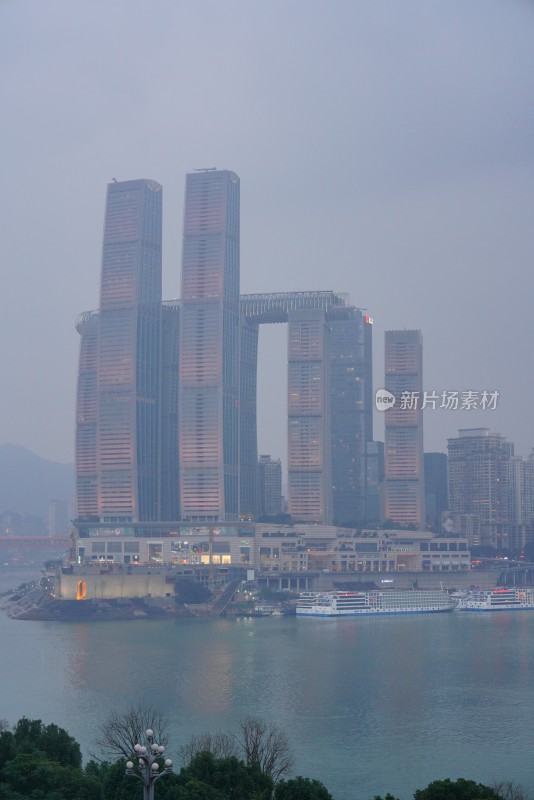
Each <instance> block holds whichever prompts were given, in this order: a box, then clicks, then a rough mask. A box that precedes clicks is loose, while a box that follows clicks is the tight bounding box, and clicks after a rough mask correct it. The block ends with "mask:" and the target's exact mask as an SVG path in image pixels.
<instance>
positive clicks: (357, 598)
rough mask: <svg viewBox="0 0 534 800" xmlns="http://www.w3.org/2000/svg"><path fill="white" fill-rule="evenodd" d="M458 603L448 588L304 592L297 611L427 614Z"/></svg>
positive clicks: (338, 614)
mask: <svg viewBox="0 0 534 800" xmlns="http://www.w3.org/2000/svg"><path fill="white" fill-rule="evenodd" d="M455 605H456V604H455V601H454V600H453V599H452V598H451V597H450V595H448V594H447V592H443V591H432V590H426V591H425V590H419V589H413V590H410V589H405V590H402V589H384V591H380V590H377V591H370V592H302V593H301V594H300V596H299V600H298V604H297V615H298V616H302V617H356V616H359V615H364V614H369V615H370V614H425V613H435V612H438V611H452V610H453V609H454V607H455Z"/></svg>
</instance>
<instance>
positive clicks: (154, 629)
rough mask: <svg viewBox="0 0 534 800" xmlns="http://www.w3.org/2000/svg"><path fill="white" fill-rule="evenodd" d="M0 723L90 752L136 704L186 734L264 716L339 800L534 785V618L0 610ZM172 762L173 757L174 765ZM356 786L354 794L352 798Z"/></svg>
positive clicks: (302, 767) (301, 768) (176, 738)
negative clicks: (177, 617) (10, 614)
mask: <svg viewBox="0 0 534 800" xmlns="http://www.w3.org/2000/svg"><path fill="white" fill-rule="evenodd" d="M0 637H1V641H2V643H3V645H2V657H1V659H0V686H2V713H1V716H3V717H7V718H8V719H9V720H10V721H12V722H13V721H16V720H17V719H18V718H20V717H21V716H22V715H23V714H26V715H27V716H31V717H38V718H41V719H43V720H44V721H46V722H51V721H54V722H57V723H58V724H60V725H63V726H64V727H66V728H67V729H68V730H69V731H70V732H71V733H72V734H73V735H74V736H75V737H76V738H78V740H79V741H80V742H81V743H82V746H83V748H84V752H85V754H86V756H87V754H88V753H89V751H90V750H92V749H93V740H94V737H95V731H96V728H97V726H98V724H99V723H100V722H101V721H102V720H103V719H104V718H105V717H106V715H107V714H108V713H109V711H110V710H111V709H117V710H119V711H120V710H121V709H125V708H127V707H128V705H130V703H132V702H133V703H135V702H136V701H137V700H139V699H145V700H148V701H149V702H152V703H154V704H155V705H157V706H159V707H161V708H163V709H166V710H167V711H168V713H169V715H170V717H171V718H172V724H173V730H172V742H173V747H174V751H175V752H176V750H177V748H178V747H179V745H180V744H181V743H183V742H185V741H186V740H187V739H188V738H189V736H190V735H191V733H200V732H203V731H207V730H211V731H215V730H217V729H220V728H222V729H226V730H228V729H230V730H236V728H237V725H238V721H239V720H240V719H242V718H243V717H244V716H246V715H247V714H254V715H258V716H262V717H265V718H267V719H271V720H274V721H275V722H277V723H278V724H279V725H280V726H282V727H284V728H286V729H287V731H288V734H289V736H290V738H291V740H292V742H293V743H294V745H295V749H296V754H297V769H298V772H299V773H302V774H306V775H310V776H314V777H318V778H320V779H321V780H323V781H324V782H325V783H326V784H327V786H328V787H329V788H330V789H331V791H332V793H333V795H334V797H335V798H336V800H349V798H350V799H351V800H352V798H354V797H355V796H357V797H358V798H362V800H365V799H366V798H371V797H373V796H374V794H377V793H381V794H384V793H385V792H387V791H392V792H394V793H396V794H397V796H400V797H403V798H404V797H406V798H408V797H410V796H411V794H412V792H413V790H414V789H415V788H417V787H421V786H424V785H425V783H428V782H429V781H430V780H432V779H435V778H442V777H447V776H450V777H457V776H459V775H463V776H465V777H472V778H475V779H476V780H480V781H483V782H486V783H489V782H491V781H492V780H493V779H494V778H498V779H500V780H506V779H509V780H515V781H519V782H521V783H524V784H525V785H527V786H528V785H530V786H531V787H534V779H533V776H532V775H531V768H530V761H531V759H530V742H531V741H532V740H533V738H534V713H533V712H534V681H533V677H534V675H533V672H534V666H533V665H534V614H529V613H528V612H516V613H513V612H502V613H499V614H487V615H485V614H478V615H477V614H464V615H452V614H450V615H437V616H436V617H431V616H421V617H417V618H416V617H403V618H393V617H385V618H381V619H375V618H373V619H369V618H366V619H356V620H354V619H342V620H320V619H310V620H296V619H294V618H293V619H289V618H286V619H271V618H266V619H252V620H247V621H244V620H243V621H224V620H218V621H215V622H212V621H202V622H198V621H194V620H193V621H174V620H162V621H150V622H148V621H132V622H130V621H128V622H103V623H37V622H21V621H13V620H10V619H8V618H7V617H5V616H4V615H0ZM175 752H174V755H175ZM355 787H357V791H355Z"/></svg>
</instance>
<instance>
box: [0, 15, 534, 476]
mask: <svg viewBox="0 0 534 800" xmlns="http://www.w3.org/2000/svg"><path fill="white" fill-rule="evenodd" d="M0 86H1V94H0V102H1V109H2V128H1V131H2V133H1V137H2V152H3V155H4V158H3V171H2V181H1V193H2V196H1V202H2V215H1V219H2V228H3V232H2V252H3V266H2V292H1V314H0V326H1V337H2V351H1V352H2V356H1V358H2V361H1V374H2V384H1V404H0V424H1V431H0V442H12V443H15V444H23V445H25V446H26V447H28V448H30V449H31V450H33V451H35V452H37V453H38V454H40V455H42V456H45V457H47V458H51V459H54V460H59V461H71V460H72V459H73V439H74V435H73V434H74V401H75V384H76V368H77V357H78V346H79V337H78V334H77V333H76V331H75V329H74V322H75V319H76V317H77V315H78V313H79V312H81V311H84V310H88V309H91V308H96V307H97V306H98V284H99V271H100V257H101V240H102V223H103V214H104V201H105V192H106V184H107V183H108V182H109V181H110V180H111V179H112V178H113V177H115V178H117V179H118V180H127V179H131V178H153V179H155V180H157V181H159V182H160V183H161V184H162V185H163V188H164V195H163V202H164V281H163V285H164V297H166V298H171V297H178V296H179V286H180V239H181V227H182V209H183V189H184V178H185V174H186V173H187V172H190V171H191V170H193V169H194V168H196V167H212V166H216V167H218V168H219V169H232V170H234V171H235V172H237V174H238V175H239V176H240V178H241V287H242V292H276V291H299V290H314V289H333V290H336V291H344V292H348V293H349V294H350V296H351V298H352V300H353V302H354V303H356V304H357V305H359V306H361V307H365V308H367V309H368V310H369V313H370V314H371V315H372V316H373V318H374V322H375V328H374V363H375V386H376V387H380V386H382V385H383V383H384V381H383V332H384V330H387V329H391V328H420V329H421V330H422V331H423V336H424V364H425V377H424V385H425V388H427V389H428V390H431V389H436V390H443V389H448V390H460V391H468V390H474V391H482V390H483V389H491V390H498V391H499V392H500V399H499V404H498V408H497V410H496V411H485V412H475V411H470V412H462V413H460V412H459V411H456V412H455V411H449V412H445V411H439V410H436V411H429V412H428V413H427V414H426V416H425V449H426V450H444V449H445V447H446V439H447V437H449V436H454V435H455V434H456V431H457V429H458V428H459V427H475V426H487V427H491V428H492V429H493V430H497V431H498V432H500V433H502V434H503V435H506V436H508V437H509V438H510V439H511V440H513V441H515V443H516V451H517V452H519V453H521V454H523V455H526V454H527V453H528V452H529V451H530V449H531V447H532V446H534V414H533V411H532V407H531V402H532V399H534V375H533V369H532V362H533V358H532V347H533V336H532V332H533V314H534V303H533V294H534V292H533V286H534V278H533V276H532V274H531V273H532V264H533V254H534V213H533V212H534V102H533V100H534V91H533V89H534V3H533V2H532V1H531V0H507V1H506V2H504V1H503V0H321V2H318V0H263V2H259V0H0ZM261 334H262V337H261V338H262V342H261V346H260V351H261V364H260V368H261V373H262V376H261V379H260V384H259V389H260V420H259V424H260V441H259V446H260V451H261V452H269V453H272V454H273V455H274V456H281V457H282V458H284V459H285V450H286V445H285V431H286V420H285V417H284V414H285V408H286V398H285V391H286V389H285V387H286V363H285V358H286V343H285V330H284V327H283V326H269V327H267V326H263V327H262V330H261ZM382 433H383V425H382V419H381V418H379V417H378V415H377V421H376V427H375V437H376V438H382Z"/></svg>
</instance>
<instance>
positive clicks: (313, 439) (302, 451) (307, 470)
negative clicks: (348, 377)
mask: <svg viewBox="0 0 534 800" xmlns="http://www.w3.org/2000/svg"><path fill="white" fill-rule="evenodd" d="M329 337H330V328H329V326H328V325H327V322H326V315H325V312H324V310H323V309H298V310H295V311H290V312H289V324H288V511H289V513H290V514H291V516H292V517H293V519H295V520H297V521H299V522H317V523H323V524H326V525H328V524H330V523H331V522H332V452H331V425H330V382H329V375H330V370H329Z"/></svg>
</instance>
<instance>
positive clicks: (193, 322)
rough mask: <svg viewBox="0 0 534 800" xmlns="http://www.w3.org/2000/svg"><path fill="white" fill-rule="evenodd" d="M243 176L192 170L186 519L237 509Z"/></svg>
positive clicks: (183, 395)
mask: <svg viewBox="0 0 534 800" xmlns="http://www.w3.org/2000/svg"><path fill="white" fill-rule="evenodd" d="M239 334H240V308H239V178H238V177H237V175H235V173H233V172H229V171H219V170H199V171H197V172H194V173H192V174H190V175H188V176H187V179H186V188H185V209H184V229H183V251H182V293H181V307H180V366H179V412H178V430H179V451H180V510H181V516H182V519H184V520H191V521H202V520H204V521H216V520H231V519H236V518H237V515H238V513H239Z"/></svg>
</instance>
